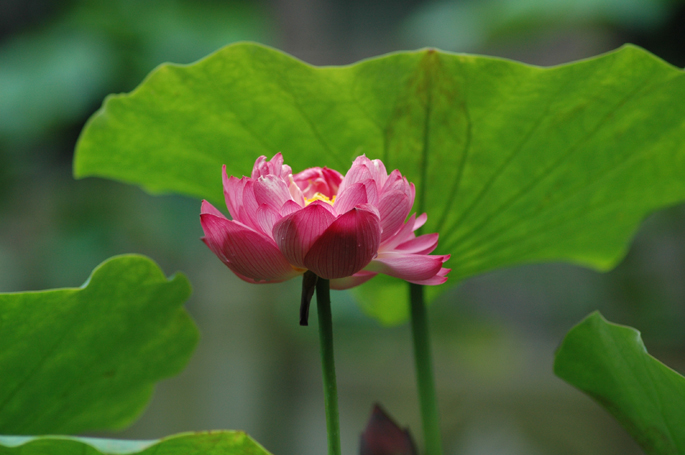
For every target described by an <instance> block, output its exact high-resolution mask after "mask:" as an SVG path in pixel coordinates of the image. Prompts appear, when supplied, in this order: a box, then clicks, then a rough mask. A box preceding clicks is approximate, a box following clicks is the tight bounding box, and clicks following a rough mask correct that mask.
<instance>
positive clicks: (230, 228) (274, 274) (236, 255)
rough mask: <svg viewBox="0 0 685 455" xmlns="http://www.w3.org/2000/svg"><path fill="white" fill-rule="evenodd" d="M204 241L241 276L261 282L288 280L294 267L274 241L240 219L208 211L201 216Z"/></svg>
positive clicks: (291, 276)
mask: <svg viewBox="0 0 685 455" xmlns="http://www.w3.org/2000/svg"><path fill="white" fill-rule="evenodd" d="M200 222H201V224H202V229H203V230H204V232H205V237H204V238H203V239H202V240H203V241H204V242H205V244H206V245H207V246H208V247H209V249H211V250H212V251H213V252H214V254H216V255H217V256H218V257H219V259H221V261H222V262H223V263H224V264H226V265H227V266H228V268H229V269H231V270H232V271H233V272H234V273H235V274H236V275H238V276H239V277H241V278H245V277H246V278H249V279H251V280H254V281H256V282H260V283H276V282H280V281H285V280H289V279H290V278H293V277H295V276H297V275H299V274H301V273H302V271H298V270H295V269H294V268H293V267H292V266H291V265H290V264H289V263H288V261H287V259H286V258H285V257H284V256H283V254H281V252H280V251H279V250H278V248H277V247H276V245H275V244H274V242H273V241H272V240H271V239H269V238H268V237H266V236H264V235H263V234H261V233H259V232H255V231H253V230H252V229H250V228H248V227H247V226H244V225H242V224H241V223H239V222H236V221H231V220H227V219H226V218H223V217H218V216H214V215H211V214H204V215H200Z"/></svg>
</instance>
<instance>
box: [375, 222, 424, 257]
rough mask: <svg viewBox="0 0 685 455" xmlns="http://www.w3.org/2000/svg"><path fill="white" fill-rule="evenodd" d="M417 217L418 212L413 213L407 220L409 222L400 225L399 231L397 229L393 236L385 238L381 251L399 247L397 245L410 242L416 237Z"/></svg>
mask: <svg viewBox="0 0 685 455" xmlns="http://www.w3.org/2000/svg"><path fill="white" fill-rule="evenodd" d="M415 218H416V214H413V215H412V216H411V217H409V220H407V222H406V223H404V225H403V226H402V227H400V230H399V231H397V232H396V233H395V234H394V235H393V236H391V237H390V238H388V239H386V240H384V241H383V242H382V243H381V246H380V250H379V251H390V250H394V249H395V248H396V247H397V245H399V244H401V243H404V242H408V241H409V240H411V239H413V238H414V237H416V235H414V225H415Z"/></svg>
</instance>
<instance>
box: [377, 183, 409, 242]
mask: <svg viewBox="0 0 685 455" xmlns="http://www.w3.org/2000/svg"><path fill="white" fill-rule="evenodd" d="M410 210H411V204H410V201H409V197H408V196H407V195H406V194H404V193H402V192H400V191H391V192H389V193H384V194H383V196H382V197H381V200H380V202H379V203H378V211H379V212H380V214H381V228H382V229H383V237H382V238H381V241H384V240H387V239H389V238H390V237H391V236H393V235H395V234H396V233H397V231H399V230H400V229H401V228H402V226H403V224H404V220H405V219H406V218H407V215H409V211H410Z"/></svg>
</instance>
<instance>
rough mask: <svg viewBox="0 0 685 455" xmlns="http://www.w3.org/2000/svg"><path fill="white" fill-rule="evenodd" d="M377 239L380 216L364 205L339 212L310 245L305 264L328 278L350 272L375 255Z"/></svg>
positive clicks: (360, 267) (365, 263) (357, 270)
mask: <svg viewBox="0 0 685 455" xmlns="http://www.w3.org/2000/svg"><path fill="white" fill-rule="evenodd" d="M380 242H381V227H380V219H379V217H378V215H377V214H376V213H374V212H373V211H372V210H368V209H366V208H361V207H357V208H353V209H352V210H350V211H349V212H347V213H345V214H344V215H341V216H339V217H338V218H337V219H336V220H335V221H334V222H333V223H332V224H331V225H330V226H329V227H328V229H326V232H324V233H323V235H321V237H319V239H318V240H317V241H316V242H315V243H314V244H313V245H312V247H311V249H310V250H309V252H308V253H307V255H306V256H305V258H304V265H305V267H306V268H308V269H309V270H311V271H312V272H314V273H316V274H317V275H318V276H320V277H321V278H325V279H328V280H331V279H335V278H344V277H347V276H350V275H354V274H355V273H357V272H359V271H360V270H361V269H363V268H364V267H365V266H366V265H367V264H368V263H369V262H370V261H371V259H372V258H373V257H374V256H375V255H376V253H377V251H378V246H379V245H380Z"/></svg>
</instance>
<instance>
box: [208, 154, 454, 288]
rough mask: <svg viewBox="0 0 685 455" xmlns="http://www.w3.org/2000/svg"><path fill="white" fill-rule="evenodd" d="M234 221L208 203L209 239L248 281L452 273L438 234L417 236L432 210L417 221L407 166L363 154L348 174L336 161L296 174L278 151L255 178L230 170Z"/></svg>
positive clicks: (344, 283)
mask: <svg viewBox="0 0 685 455" xmlns="http://www.w3.org/2000/svg"><path fill="white" fill-rule="evenodd" d="M223 185H224V196H225V198H226V206H227V207H228V211H229V213H230V214H231V217H232V218H233V219H232V220H229V219H227V218H226V217H225V216H224V215H223V214H221V212H220V211H219V210H217V209H216V208H215V207H214V206H212V205H211V204H210V203H209V202H207V201H202V211H201V215H200V220H201V223H202V229H203V230H204V233H205V237H204V238H203V239H202V240H203V241H204V242H205V244H206V245H207V246H208V247H209V248H210V249H211V250H212V251H213V252H214V254H216V255H217V256H218V257H219V259H221V261H222V262H223V263H224V264H226V265H227V266H228V268H229V269H231V271H233V273H235V274H236V275H237V276H238V277H239V278H241V279H243V280H245V281H248V282H250V283H277V282H281V281H285V280H289V279H291V278H293V277H296V276H298V275H302V274H304V273H305V272H307V271H310V272H313V274H315V275H316V276H318V277H320V278H324V279H328V280H330V286H331V288H332V289H347V288H351V287H353V286H357V285H359V284H362V283H364V282H366V281H368V280H370V279H371V278H373V277H374V276H375V275H377V274H378V273H384V274H386V275H390V276H394V277H397V278H401V279H403V280H406V281H409V282H411V283H416V284H427V285H436V284H442V283H444V282H445V281H446V280H447V276H446V275H447V273H448V272H449V269H446V268H443V267H442V265H443V263H444V262H445V261H447V259H449V255H443V256H441V255H430V254H429V253H431V252H432V251H433V250H434V249H435V247H436V246H437V243H438V234H426V235H421V236H418V237H417V236H416V234H415V233H414V231H416V230H417V229H418V228H419V227H421V226H422V225H423V224H424V223H425V222H426V214H423V215H421V216H419V217H417V216H416V215H415V214H413V215H411V216H410V217H409V218H407V217H408V215H409V212H410V211H411V208H412V205H413V203H414V196H415V189H414V185H413V184H412V183H409V182H408V181H407V179H406V178H404V177H402V174H400V172H399V171H398V170H395V171H392V172H391V173H390V174H389V175H388V173H387V171H386V170H385V166H384V165H383V163H382V162H381V161H380V160H370V159H368V158H367V157H366V156H360V157H358V158H357V159H356V160H355V161H354V163H353V164H352V167H351V168H350V170H349V171H347V174H346V175H345V176H344V177H343V176H342V175H341V174H340V173H339V172H338V171H335V170H333V169H328V168H325V167H324V168H319V167H315V168H310V169H305V170H304V171H302V172H300V173H298V174H294V175H293V173H292V170H291V168H290V166H288V165H284V164H283V157H282V156H281V154H280V153H278V154H276V155H275V156H274V157H273V158H272V159H271V160H270V161H267V160H266V157H264V156H261V157H259V158H258V159H257V161H256V162H255V165H254V168H253V169H252V175H251V176H250V177H242V178H240V179H239V178H236V177H228V175H227V174H226V166H224V167H223Z"/></svg>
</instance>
